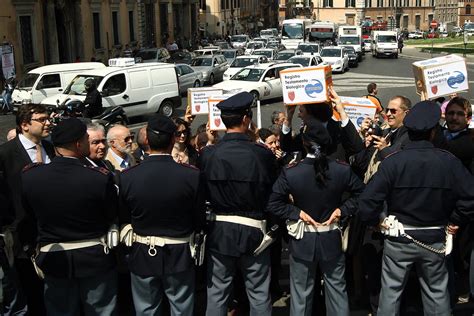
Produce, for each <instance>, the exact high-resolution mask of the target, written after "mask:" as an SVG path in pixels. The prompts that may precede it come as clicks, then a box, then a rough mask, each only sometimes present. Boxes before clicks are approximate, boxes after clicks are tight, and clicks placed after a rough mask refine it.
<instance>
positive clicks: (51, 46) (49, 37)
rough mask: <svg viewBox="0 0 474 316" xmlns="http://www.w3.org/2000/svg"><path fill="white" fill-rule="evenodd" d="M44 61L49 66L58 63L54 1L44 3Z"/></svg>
mask: <svg viewBox="0 0 474 316" xmlns="http://www.w3.org/2000/svg"><path fill="white" fill-rule="evenodd" d="M45 22H46V36H45V39H46V45H47V46H46V47H47V49H46V52H47V56H46V61H47V63H50V64H57V63H59V47H58V32H57V29H56V12H55V6H54V0H49V1H48V2H47V3H46V21H45Z"/></svg>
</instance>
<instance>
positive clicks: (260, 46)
mask: <svg viewBox="0 0 474 316" xmlns="http://www.w3.org/2000/svg"><path fill="white" fill-rule="evenodd" d="M262 47H263V43H262V42H257V43H249V44H248V45H247V48H250V49H259V48H262Z"/></svg>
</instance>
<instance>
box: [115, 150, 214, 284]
mask: <svg viewBox="0 0 474 316" xmlns="http://www.w3.org/2000/svg"><path fill="white" fill-rule="evenodd" d="M199 181H200V180H199V170H198V169H197V168H195V167H192V166H190V165H185V164H179V163H176V162H175V161H174V160H173V158H172V157H171V155H150V156H148V157H146V158H145V160H144V161H143V162H142V163H141V164H139V165H137V166H135V167H132V168H129V169H127V170H125V171H123V172H122V173H121V175H120V212H119V213H120V223H121V225H124V224H132V227H133V230H134V232H135V233H136V234H138V235H140V236H160V237H186V236H189V235H190V234H191V233H193V232H195V231H198V230H200V229H202V228H203V224H204V220H205V212H204V200H203V198H204V196H203V194H202V192H200V185H199ZM155 249H156V250H157V254H156V256H150V255H149V254H148V250H149V246H147V245H144V244H140V243H134V244H133V246H132V248H131V253H130V256H129V266H130V271H132V272H133V273H134V274H137V275H141V276H161V275H163V274H170V273H178V272H182V271H185V270H187V269H189V268H191V267H192V264H193V261H192V258H191V254H190V249H189V245H188V244H178V245H165V246H164V247H158V246H157V247H155Z"/></svg>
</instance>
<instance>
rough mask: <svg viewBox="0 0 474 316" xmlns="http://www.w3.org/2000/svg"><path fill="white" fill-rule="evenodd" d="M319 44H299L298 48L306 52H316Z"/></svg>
mask: <svg viewBox="0 0 474 316" xmlns="http://www.w3.org/2000/svg"><path fill="white" fill-rule="evenodd" d="M318 48H319V46H318V45H308V44H300V45H298V49H301V51H303V52H304V53H316V52H317V51H318Z"/></svg>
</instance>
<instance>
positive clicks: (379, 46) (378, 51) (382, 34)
mask: <svg viewBox="0 0 474 316" xmlns="http://www.w3.org/2000/svg"><path fill="white" fill-rule="evenodd" d="M372 56H374V57H380V56H392V57H395V58H398V37H397V32H395V31H372Z"/></svg>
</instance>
